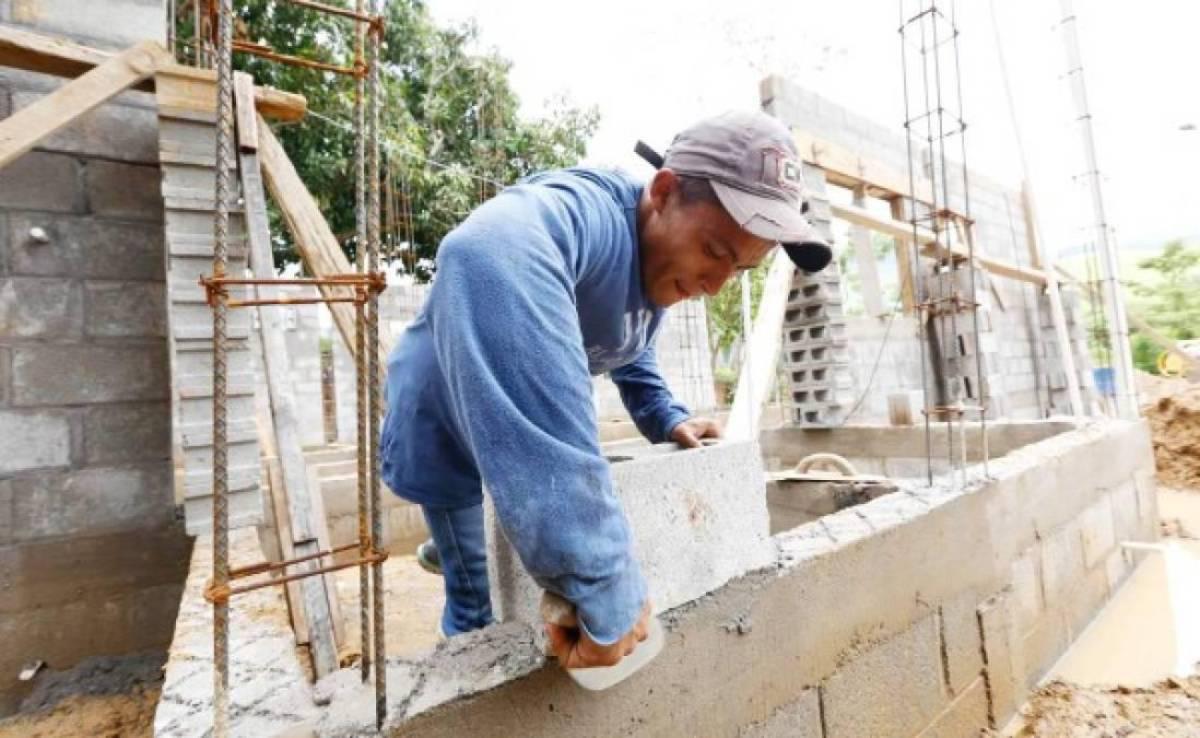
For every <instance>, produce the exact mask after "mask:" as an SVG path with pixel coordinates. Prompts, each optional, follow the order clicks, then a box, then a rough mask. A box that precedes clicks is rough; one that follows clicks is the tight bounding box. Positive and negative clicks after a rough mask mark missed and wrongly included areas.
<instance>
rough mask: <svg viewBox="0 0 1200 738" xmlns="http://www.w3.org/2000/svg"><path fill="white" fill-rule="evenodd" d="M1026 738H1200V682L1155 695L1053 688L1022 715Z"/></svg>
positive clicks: (1036, 696)
mask: <svg viewBox="0 0 1200 738" xmlns="http://www.w3.org/2000/svg"><path fill="white" fill-rule="evenodd" d="M1022 715H1023V717H1024V720H1025V724H1024V726H1023V727H1022V728H1021V729H1020V730H1019V731H1017V733H1016V735H1017V736H1020V737H1021V738H1026V737H1028V738H1035V737H1036V738H1108V737H1109V736H1112V737H1114V738H1115V737H1116V736H1128V737H1129V738H1198V737H1200V677H1191V678H1189V679H1187V680H1176V679H1167V680H1166V681H1163V682H1160V683H1159V684H1157V685H1155V687H1154V688H1153V689H1132V688H1129V687H1081V686H1078V685H1072V684H1066V683H1064V682H1058V681H1054V682H1050V683H1049V684H1046V685H1045V686H1043V687H1041V688H1039V689H1038V690H1037V691H1036V692H1034V693H1033V696H1032V697H1031V698H1030V700H1029V703H1028V704H1027V705H1026V706H1025V708H1024V709H1023V710H1022Z"/></svg>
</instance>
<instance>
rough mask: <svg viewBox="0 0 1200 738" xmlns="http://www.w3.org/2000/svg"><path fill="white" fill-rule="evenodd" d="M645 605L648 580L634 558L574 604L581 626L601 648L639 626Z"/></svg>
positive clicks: (629, 559) (630, 557) (629, 558)
mask: <svg viewBox="0 0 1200 738" xmlns="http://www.w3.org/2000/svg"><path fill="white" fill-rule="evenodd" d="M645 602H646V580H645V579H643V578H642V572H641V569H640V567H639V566H638V564H637V561H636V560H634V558H633V557H632V556H629V557H628V558H627V559H626V565H625V569H624V571H622V572H621V573H619V574H617V575H616V576H613V577H611V578H610V579H609V581H608V582H607V583H606V584H605V585H604V586H603V587H599V588H596V589H594V590H592V591H591V592H590V593H589V594H588V595H587V596H586V597H584V598H583V599H581V600H580V601H578V602H576V603H575V609H576V614H577V615H578V617H579V627H580V628H581V629H582V630H583V632H584V633H587V635H588V637H589V638H591V639H592V640H593V641H595V642H596V643H597V644H599V645H601V646H611V645H612V644H614V643H616V642H617V641H619V640H620V639H621V636H623V635H625V634H626V633H628V632H629V631H631V630H633V626H634V625H636V624H637V621H638V618H639V617H641V614H642V605H644V604H645Z"/></svg>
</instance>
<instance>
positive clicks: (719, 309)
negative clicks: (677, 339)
mask: <svg viewBox="0 0 1200 738" xmlns="http://www.w3.org/2000/svg"><path fill="white" fill-rule="evenodd" d="M769 262H770V260H769V259H764V260H763V263H762V264H759V265H758V266H757V267H756V268H754V269H752V270H750V319H751V320H753V319H754V315H755V314H756V313H757V312H758V302H759V300H761V299H762V293H763V284H764V282H765V281H766V278H767V270H768V269H770V268H771V265H770V263H769ZM706 302H707V303H708V341H709V343H710V344H712V348H713V353H714V354H715V353H717V352H720V351H724V350H725V349H728V348H729V347H730V346H732V345H733V342H734V341H736V340H737V339H738V337H739V336H741V335H742V280H741V278H740V277H734V278H733V279H731V280H729V281H728V282H726V283H725V286H724V287H722V288H721V290H720V291H719V292H717V294H715V295H713V296H712V297H710V298H709V299H708V300H707V301H706Z"/></svg>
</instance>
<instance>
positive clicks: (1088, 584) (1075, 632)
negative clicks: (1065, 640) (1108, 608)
mask: <svg viewBox="0 0 1200 738" xmlns="http://www.w3.org/2000/svg"><path fill="white" fill-rule="evenodd" d="M1108 593H1109V589H1108V568H1107V567H1105V566H1097V567H1096V568H1095V569H1092V570H1090V571H1088V572H1087V574H1086V575H1084V576H1083V577H1082V578H1081V579H1079V580H1078V581H1076V582H1074V583H1073V586H1072V587H1071V589H1070V590H1069V591H1068V592H1067V593H1066V596H1065V598H1064V602H1063V615H1064V616H1065V618H1066V622H1067V628H1068V629H1069V634H1070V637H1071V638H1072V639H1074V638H1077V637H1078V636H1079V634H1080V633H1082V632H1083V629H1084V628H1086V627H1087V624H1088V623H1090V622H1091V621H1092V618H1093V617H1095V615H1096V613H1097V612H1099V611H1100V608H1101V607H1103V606H1104V603H1105V602H1106V601H1107V600H1108Z"/></svg>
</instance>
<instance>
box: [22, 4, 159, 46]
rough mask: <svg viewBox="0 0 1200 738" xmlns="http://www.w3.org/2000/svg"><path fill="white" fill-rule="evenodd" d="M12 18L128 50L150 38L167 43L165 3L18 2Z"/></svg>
mask: <svg viewBox="0 0 1200 738" xmlns="http://www.w3.org/2000/svg"><path fill="white" fill-rule="evenodd" d="M10 20H11V21H12V22H14V23H17V24H20V25H28V26H31V27H33V28H35V29H36V30H38V31H41V32H43V33H50V34H54V35H62V36H70V37H72V38H73V39H74V40H76V41H82V42H86V43H89V44H91V45H95V46H99V47H101V48H105V49H112V50H119V49H124V48H126V47H128V46H132V45H133V44H135V43H137V42H138V41H142V40H146V39H148V40H151V41H158V42H159V43H166V36H165V32H166V27H165V23H164V22H163V9H162V5H161V4H160V3H157V2H147V1H146V0H111V1H110V2H106V3H103V4H98V5H92V4H88V3H84V4H80V3H78V2H76V1H75V0H38V1H37V2H17V3H14V4H13V5H12V9H11V18H10Z"/></svg>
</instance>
